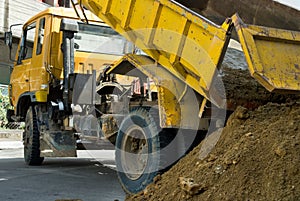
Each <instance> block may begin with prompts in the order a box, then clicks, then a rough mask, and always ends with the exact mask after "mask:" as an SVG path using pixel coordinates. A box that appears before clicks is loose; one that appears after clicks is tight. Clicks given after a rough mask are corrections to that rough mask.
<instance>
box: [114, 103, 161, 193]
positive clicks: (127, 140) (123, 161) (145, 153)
mask: <svg viewBox="0 0 300 201" xmlns="http://www.w3.org/2000/svg"><path fill="white" fill-rule="evenodd" d="M161 144H162V142H161V140H160V137H159V129H158V126H157V125H156V123H155V121H154V119H153V117H152V116H151V115H150V114H149V113H148V112H147V110H145V109H141V108H139V109H137V110H135V111H133V112H131V113H130V114H129V115H128V116H127V117H125V119H124V120H123V121H122V123H121V125H120V128H119V132H118V135H117V139H116V165H117V172H118V177H119V180H120V183H121V185H122V187H123V189H124V190H125V191H126V192H127V193H129V194H134V193H137V192H139V191H141V190H143V189H144V188H145V187H146V186H147V185H148V184H149V183H151V182H152V181H153V178H154V177H155V176H156V175H157V174H158V173H159V171H160V160H161V159H160V146H161Z"/></svg>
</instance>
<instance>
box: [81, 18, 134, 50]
mask: <svg viewBox="0 0 300 201" xmlns="http://www.w3.org/2000/svg"><path fill="white" fill-rule="evenodd" d="M75 49H76V51H82V52H92V53H101V54H112V55H124V54H126V53H130V52H132V51H133V45H132V44H131V43H130V42H128V41H127V40H126V39H125V38H123V37H122V36H121V35H119V34H118V33H117V32H116V31H114V30H113V29H111V28H110V27H106V26H99V25H92V24H83V23H79V32H78V33H76V34H75Z"/></svg>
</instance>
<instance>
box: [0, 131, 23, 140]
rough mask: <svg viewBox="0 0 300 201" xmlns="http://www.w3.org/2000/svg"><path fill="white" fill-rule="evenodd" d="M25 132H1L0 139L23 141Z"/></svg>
mask: <svg viewBox="0 0 300 201" xmlns="http://www.w3.org/2000/svg"><path fill="white" fill-rule="evenodd" d="M22 135H23V130H0V139H3V138H5V139H15V140H21V139H22Z"/></svg>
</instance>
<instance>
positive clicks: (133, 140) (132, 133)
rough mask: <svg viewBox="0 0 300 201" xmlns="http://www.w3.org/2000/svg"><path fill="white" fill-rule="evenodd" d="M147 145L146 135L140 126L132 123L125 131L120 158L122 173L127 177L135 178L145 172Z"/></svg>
mask: <svg viewBox="0 0 300 201" xmlns="http://www.w3.org/2000/svg"><path fill="white" fill-rule="evenodd" d="M148 146H149V145H148V141H147V137H146V135H145V132H144V130H143V129H142V128H141V127H139V126H137V125H134V126H132V127H130V128H129V129H128V130H127V131H126V132H125V136H124V141H123V143H122V145H121V150H122V153H121V160H122V168H123V170H124V173H125V174H126V175H127V177H128V178H129V179H131V180H137V179H139V178H140V177H141V176H142V175H143V173H144V172H145V169H146V166H147V162H148Z"/></svg>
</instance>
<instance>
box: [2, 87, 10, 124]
mask: <svg viewBox="0 0 300 201" xmlns="http://www.w3.org/2000/svg"><path fill="white" fill-rule="evenodd" d="M10 107H11V106H10V103H9V97H8V94H7V89H6V88H0V126H1V125H3V124H5V123H6V122H7V120H6V110H7V109H9V108H10Z"/></svg>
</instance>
